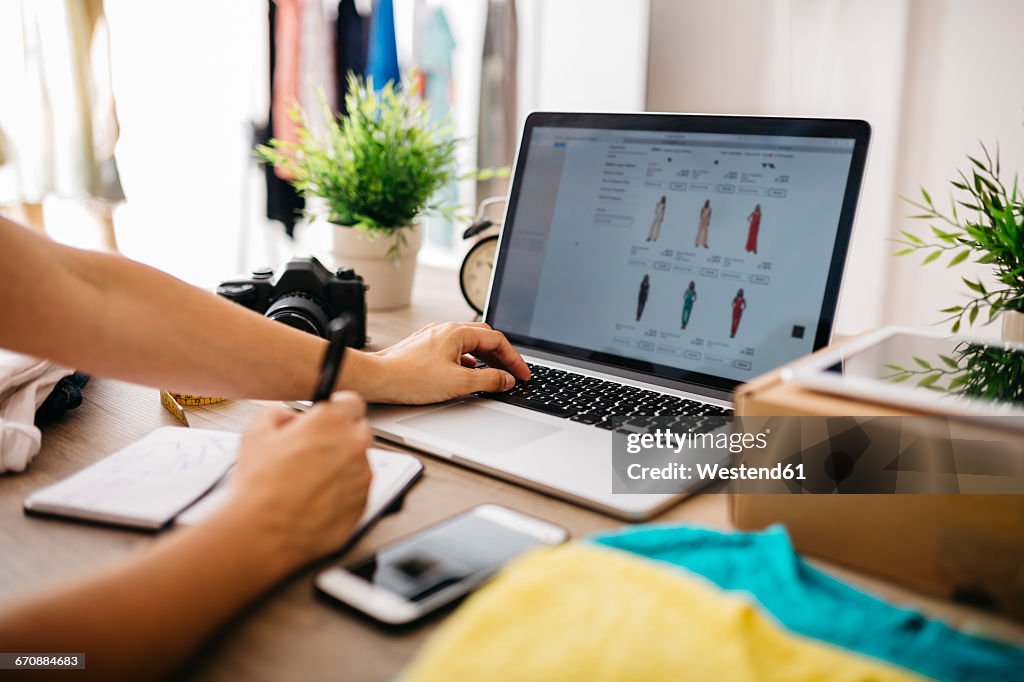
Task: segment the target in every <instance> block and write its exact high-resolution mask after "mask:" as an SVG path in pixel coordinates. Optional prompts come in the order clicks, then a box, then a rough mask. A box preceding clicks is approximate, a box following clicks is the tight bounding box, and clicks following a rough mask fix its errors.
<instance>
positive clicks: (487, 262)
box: [459, 236, 498, 315]
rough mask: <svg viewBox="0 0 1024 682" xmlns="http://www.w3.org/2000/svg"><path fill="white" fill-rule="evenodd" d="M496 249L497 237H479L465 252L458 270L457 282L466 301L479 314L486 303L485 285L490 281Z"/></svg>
mask: <svg viewBox="0 0 1024 682" xmlns="http://www.w3.org/2000/svg"><path fill="white" fill-rule="evenodd" d="M497 251H498V237H497V236H491V237H487V238H486V239H481V240H480V241H478V242H477V243H476V244H474V245H473V248H472V249H470V250H469V253H467V254H466V259H465V260H464V261H462V270H461V271H459V284H461V285H462V295H463V296H464V297H465V299H466V302H467V303H469V305H470V306H471V307H472V308H473V310H475V311H477V312H478V313H480V314H481V315H482V314H483V312H484V305H485V304H486V303H487V287H488V286H489V285H490V283H491V271H492V270H494V256H495V254H496V253H497Z"/></svg>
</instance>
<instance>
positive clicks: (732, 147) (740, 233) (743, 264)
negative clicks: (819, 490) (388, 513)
mask: <svg viewBox="0 0 1024 682" xmlns="http://www.w3.org/2000/svg"><path fill="white" fill-rule="evenodd" d="M869 136H870V127H869V125H868V124H867V123H866V122H864V121H858V120H833V119H808V118H766V117H748V116H701V115H676V114H593V113H532V114H530V116H529V117H528V118H527V119H526V122H525V126H524V129H523V134H522V138H521V140H520V145H519V152H518V156H517V159H516V164H515V170H514V172H513V176H512V182H511V187H510V190H509V194H508V204H507V207H506V215H505V221H504V227H503V229H502V233H501V237H500V242H499V246H498V250H497V256H496V260H495V263H494V272H493V275H492V279H491V284H490V292H489V295H488V302H487V306H486V309H485V312H484V320H485V321H486V322H487V323H489V324H490V325H491V326H492V327H494V328H495V329H497V330H499V331H501V332H503V333H504V334H505V335H506V336H507V337H508V338H509V340H510V341H511V342H512V344H513V345H514V346H515V347H516V349H517V350H518V351H519V352H520V353H521V354H522V355H523V357H524V358H525V359H526V361H527V363H528V364H529V366H530V369H531V372H532V374H533V378H532V379H531V381H529V382H526V383H521V384H519V385H517V386H516V387H515V388H513V389H512V390H511V391H509V392H508V393H504V394H496V395H478V396H473V397H469V398H466V399H463V400H456V401H451V402H448V403H443V404H439V405H429V406H422V407H399V406H374V407H372V408H371V410H370V420H371V424H372V426H373V429H374V432H375V433H376V434H377V435H378V436H380V437H382V438H384V439H387V440H391V441H394V442H397V443H401V444H404V445H406V446H410V447H413V448H415V449H418V450H422V451H423V452H426V453H429V454H432V455H436V456H438V457H441V458H444V459H447V460H450V461H452V462H455V463H458V464H462V465H465V466H467V467H471V468H473V469H476V470H479V471H482V472H486V473H488V474H492V475H494V476H497V477H500V478H502V479H506V480H509V481H513V482H516V483H519V484H522V485H525V486H528V487H530V488H533V489H535V490H539V491H542V492H545V493H548V494H550V495H554V496H557V497H560V498H563V499H566V500H569V501H572V502H575V503H578V504H581V505H585V506H587V507H590V508H592V509H596V510H599V511H601V512H604V513H607V514H611V515H613V516H616V517H619V518H624V519H627V520H633V521H636V520H643V519H646V518H650V517H651V516H654V515H656V514H658V513H660V512H661V511H663V510H664V509H666V508H668V507H669V506H670V505H672V504H674V503H675V502H677V501H679V500H680V499H682V498H683V497H685V496H686V495H688V494H690V493H692V492H694V491H695V490H696V486H697V485H699V482H694V483H693V485H692V486H689V487H684V488H682V489H680V491H679V492H677V493H671V494H670V493H658V494H641V493H619V494H616V493H613V492H612V478H613V474H612V439H613V430H614V429H616V428H617V427H616V425H615V423H616V422H615V420H616V419H617V418H619V417H623V416H628V415H660V416H661V417H665V416H673V415H679V416H684V415H696V416H705V417H728V416H730V415H731V414H732V403H731V394H732V391H733V389H734V388H735V387H736V386H737V385H738V384H741V383H743V382H745V381H747V380H749V379H752V378H754V377H756V376H758V375H760V374H763V373H764V372H768V371H770V370H772V369H775V368H776V367H779V366H780V365H783V364H785V363H787V362H789V361H791V360H794V359H796V358H798V357H800V356H803V355H806V354H808V353H810V352H812V351H814V350H817V349H818V348H821V347H822V346H824V345H826V344H827V343H828V342H829V339H830V334H831V330H832V321H833V315H834V313H835V309H836V301H837V299H838V296H839V289H840V282H841V279H842V274H843V266H844V262H845V259H846V254H847V250H848V247H849V243H850V231H851V226H852V224H853V216H854V208H855V205H856V203H857V195H858V191H859V188H860V184H861V177H862V174H863V171H864V163H865V158H866V155H867V149H868V139H869ZM618 423H619V424H621V419H620V420H619V422H618Z"/></svg>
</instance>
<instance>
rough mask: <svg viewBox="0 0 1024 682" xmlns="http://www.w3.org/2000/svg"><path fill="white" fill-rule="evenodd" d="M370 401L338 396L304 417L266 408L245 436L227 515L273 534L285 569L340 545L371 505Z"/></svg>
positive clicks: (350, 395)
mask: <svg viewBox="0 0 1024 682" xmlns="http://www.w3.org/2000/svg"><path fill="white" fill-rule="evenodd" d="M370 438H371V432H370V425H369V423H368V422H367V421H366V403H365V402H363V399H362V398H360V397H359V396H358V395H356V394H355V393H352V392H350V391H344V392H339V393H335V394H334V395H333V396H332V397H331V399H330V400H329V401H325V402H322V403H318V404H317V405H315V406H314V407H313V408H312V409H311V410H310V411H309V412H307V413H306V414H296V413H294V412H291V411H290V410H287V409H284V408H271V409H268V410H265V411H264V412H262V413H261V414H260V415H259V417H257V418H256V420H255V421H254V422H253V423H252V425H251V426H250V427H249V429H248V430H247V431H246V432H245V434H244V436H243V437H242V446H241V451H240V452H239V456H238V464H237V465H236V466H235V471H234V474H233V475H232V478H231V486H232V493H231V498H230V501H229V503H228V505H227V507H226V508H225V510H224V512H223V513H225V514H237V515H238V516H239V517H240V518H239V520H241V521H242V523H244V524H245V526H246V527H247V528H249V529H251V530H253V531H254V532H255V533H256V534H257V536H258V537H264V538H268V539H269V541H270V543H271V544H272V546H274V547H275V554H276V555H277V556H278V558H279V559H280V560H281V561H282V562H283V565H282V567H281V569H282V571H284V572H287V571H290V570H293V569H295V568H297V567H298V566H301V565H302V564H304V563H307V562H309V561H311V560H313V559H316V558H319V557H321V556H323V555H325V554H328V553H330V552H332V551H335V550H337V549H338V548H340V547H341V546H342V545H343V544H344V543H345V540H346V539H347V538H348V537H349V535H351V534H352V531H353V530H354V529H355V526H356V523H357V522H358V521H359V519H360V517H361V516H362V514H363V509H364V508H365V507H366V495H367V491H368V489H369V486H370V477H371V474H370V467H369V464H368V463H367V460H366V448H367V446H368V445H369V443H370Z"/></svg>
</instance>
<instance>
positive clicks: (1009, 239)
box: [896, 145, 1024, 341]
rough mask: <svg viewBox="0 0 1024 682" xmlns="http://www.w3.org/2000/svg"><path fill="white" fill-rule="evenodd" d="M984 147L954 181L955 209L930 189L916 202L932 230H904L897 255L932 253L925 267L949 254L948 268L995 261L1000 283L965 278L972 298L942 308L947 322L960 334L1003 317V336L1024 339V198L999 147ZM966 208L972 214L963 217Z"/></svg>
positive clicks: (923, 218) (952, 201) (988, 263)
mask: <svg viewBox="0 0 1024 682" xmlns="http://www.w3.org/2000/svg"><path fill="white" fill-rule="evenodd" d="M982 151H983V152H984V156H985V158H984V160H981V159H977V158H975V157H973V156H968V157H967V158H968V159H969V160H970V162H971V166H972V167H971V174H970V177H968V176H967V174H966V173H964V172H963V171H960V172H959V178H958V179H957V180H953V181H951V184H952V185H953V187H954V188H955V189H956V190H958V191H959V192H960V193H961V194H960V197H961V198H955V197H954V198H953V199H952V200H951V204H952V205H951V208H950V211H949V213H945V212H943V211H940V210H939V209H937V208H936V207H935V204H934V203H933V202H932V198H931V196H930V195H929V194H928V192H927V191H926V190H925V189H924V188H921V195H922V196H923V198H924V202H923V203H920V202H915V201H910V203H911V204H913V205H914V206H916V207H917V208H920V209H921V210H922V213H921V214H919V215H916V216H913V217H914V218H918V219H922V220H929V221H933V223H932V224H931V225H930V228H931V233H930V234H929V235H928V236H927V237H919V236H918V235H915V234H913V233H911V232H907V231H904V232H902V233H901V234H902V235H903V237H904V238H903V239H899V240H896V241H897V242H899V243H900V244H902V245H903V246H904V248H903V249H901V250H900V251H897V252H896V255H897V256H905V255H909V254H912V253H916V252H919V251H926V252H927V255H926V256H925V258H924V260H923V261H922V265H927V264H929V263H933V262H935V261H938V260H940V259H941V258H943V257H944V256H949V260H948V261H947V263H946V267H954V266H956V265H959V264H961V263H963V262H965V261H967V260H968V259H971V260H972V261H973V262H975V263H984V264H987V265H991V266H992V267H993V269H994V270H995V279H996V281H997V282H998V284H997V285H996V286H995V287H994V288H990V286H986V285H985V283H984V282H982V281H981V279H969V278H967V277H961V279H962V280H963V282H964V285H965V286H966V287H967V288H968V289H969V290H970V294H969V296H970V300H968V301H967V302H966V303H964V304H963V305H954V306H950V307H948V308H943V309H942V311H941V312H942V313H944V314H945V315H946V316H947V317H946V318H944V319H943V320H941V321H942V322H952V331H953V333H954V334H955V333H956V332H958V331H960V327H961V326H962V324H963V322H964V320H965V319H966V320H967V324H968V325H973V324H974V323H975V321H976V320H977V319H978V317H979V316H980V315H981V314H982V313H983V312H984V313H985V322H986V323H988V322H991V321H992V320H994V319H995V317H996V316H997V315H998V316H1000V317H1001V319H1002V323H1003V339H1004V340H1007V341H1024V197H1022V196H1021V192H1020V188H1019V185H1018V180H1017V178H1016V177H1014V179H1013V183H1012V184H1010V185H1009V186H1007V185H1006V184H1004V182H1003V180H1002V178H1001V169H1000V164H999V151H998V149H997V150H996V155H995V158H994V159H993V157H992V156H991V155H990V154H989V152H988V149H987V148H986V147H985V146H984V145H982ZM965 209H966V211H967V214H966V215H962V213H963V211H964V210H965Z"/></svg>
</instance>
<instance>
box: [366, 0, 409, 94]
mask: <svg viewBox="0 0 1024 682" xmlns="http://www.w3.org/2000/svg"><path fill="white" fill-rule="evenodd" d="M366 77H367V78H372V79H373V87H374V89H375V90H381V89H383V88H384V86H386V85H387V84H388V83H394V84H395V85H399V84H400V83H401V82H402V74H401V72H400V71H399V69H398V45H397V43H396V42H395V5H394V0H376V1H375V2H374V4H373V16H372V17H370V45H369V53H368V54H367V56H366Z"/></svg>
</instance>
